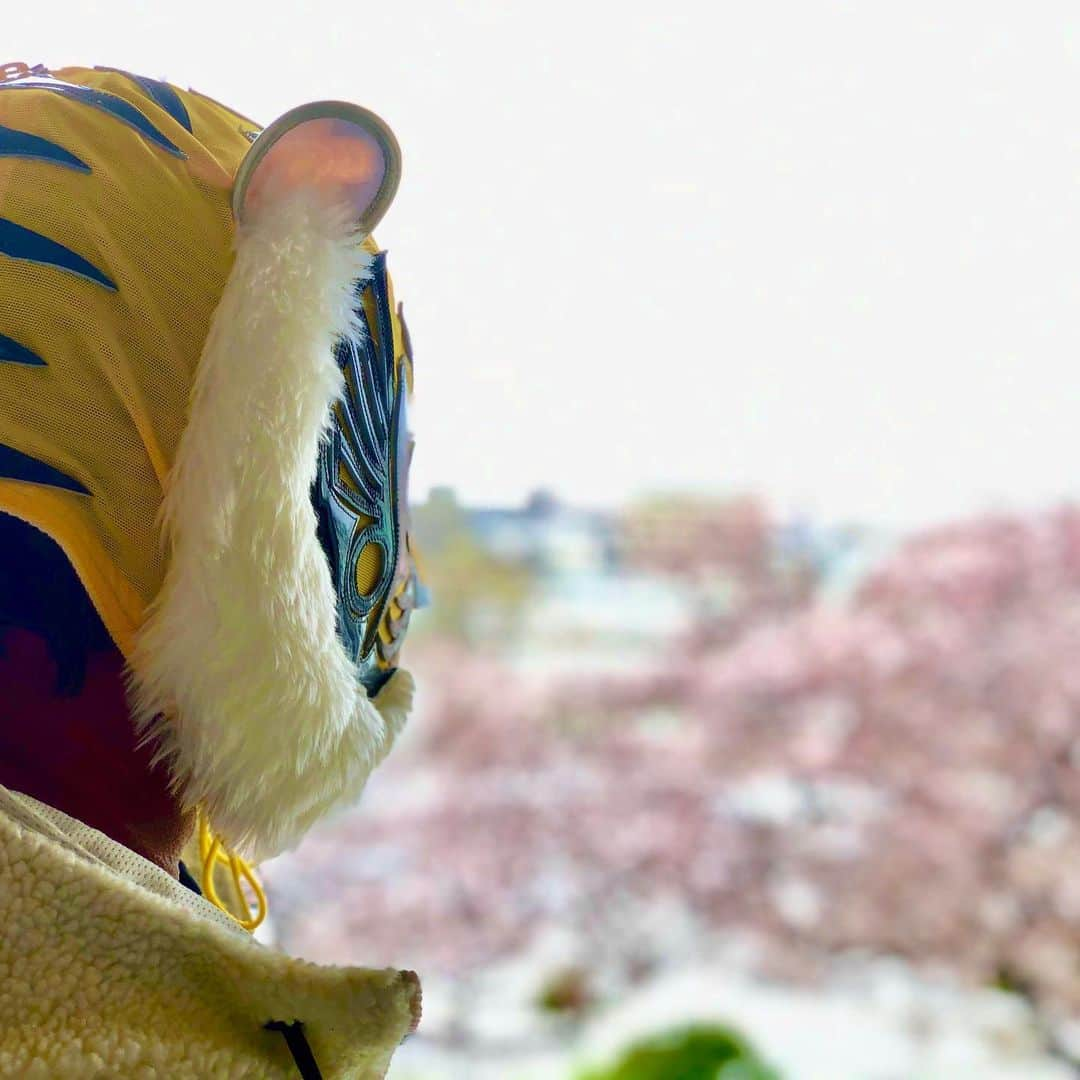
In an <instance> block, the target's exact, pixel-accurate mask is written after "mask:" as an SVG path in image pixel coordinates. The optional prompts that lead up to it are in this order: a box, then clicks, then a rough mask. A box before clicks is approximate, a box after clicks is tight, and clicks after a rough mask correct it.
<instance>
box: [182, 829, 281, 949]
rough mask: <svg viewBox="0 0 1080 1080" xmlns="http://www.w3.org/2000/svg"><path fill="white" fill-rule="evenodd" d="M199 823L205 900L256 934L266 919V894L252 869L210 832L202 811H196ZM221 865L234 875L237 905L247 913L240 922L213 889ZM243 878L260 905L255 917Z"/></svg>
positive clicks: (202, 882)
mask: <svg viewBox="0 0 1080 1080" xmlns="http://www.w3.org/2000/svg"><path fill="white" fill-rule="evenodd" d="M196 820H197V822H198V827H199V857H200V858H201V859H202V881H201V882H200V884H201V886H202V891H203V896H205V897H206V899H207V900H209V901H210V903H211V904H213V905H214V906H215V907H218V908H220V909H221V910H222V911H224V912H225V914H226V915H228V916H229V918H231V919H234V920H235V921H236V922H237V923H239V924H240V925H241V926H242V927H243V928H244V929H245V930H254V929H255V928H256V927H257V926H258V925H259V924H260V923H261V922H262V921H263V919H265V918H266V893H265V892H263V887H262V885H260V884H259V879H258V878H257V877H256V876H255V872H254V871H253V870H252V869H251V867H250V866H249V865H248V864H247V863H246V862H245V861H244V860H243V859H241V858H240V856H239V855H237V854H236V852H234V851H230V850H229V849H228V848H226V847H225V845H224V844H222V842H221V837H219V836H215V835H214V834H213V832H212V830H211V829H210V822H209V821H208V820H207V818H206V814H205V813H204V812H203V810H202V807H200V808H199V809H198V810H197V811H196ZM219 863H225V865H226V866H228V868H229V872H230V874H231V875H232V881H233V888H234V889H235V891H236V903H237V905H238V906H242V907H243V909H244V917H243V918H241V917H240V916H238V915H237V914H236V913H235V912H233V911H230V910H229V906H228V905H227V904H226V903H225V902H224V901H223V900H222V899H221V897H220V896H218V891H217V888H216V886H215V885H214V870H215V869H216V868H217V866H218V864H219ZM241 878H242V879H243V880H244V881H246V882H247V883H248V886H249V887H250V888H251V891H252V892H253V893H254V894H255V899H256V901H257V902H258V905H259V907H258V910H257V911H256V912H255V914H254V915H252V913H251V905H250V904H249V903H248V900H247V897H246V896H245V895H244V889H243V885H242V883H241Z"/></svg>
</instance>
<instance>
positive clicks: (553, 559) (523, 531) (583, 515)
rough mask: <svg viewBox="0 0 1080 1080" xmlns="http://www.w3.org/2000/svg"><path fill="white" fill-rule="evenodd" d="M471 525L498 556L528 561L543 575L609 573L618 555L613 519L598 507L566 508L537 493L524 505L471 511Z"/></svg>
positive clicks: (546, 494) (485, 544)
mask: <svg viewBox="0 0 1080 1080" xmlns="http://www.w3.org/2000/svg"><path fill="white" fill-rule="evenodd" d="M467 513H468V520H469V526H470V528H471V529H472V530H473V532H474V534H475V535H476V537H477V539H478V540H479V541H480V543H481V544H482V545H483V546H484V547H485V548H486V549H487V550H488V551H490V552H491V553H492V554H493V555H495V556H496V557H498V558H501V559H507V560H509V561H512V562H521V563H524V564H525V565H527V566H528V567H529V568H530V569H531V570H532V571H533V572H534V573H536V574H537V575H539V576H540V577H556V576H559V575H562V574H580V573H593V574H602V573H606V572H608V571H610V570H611V569H612V568H613V565H614V559H615V538H614V523H613V520H612V517H611V515H609V514H605V513H603V512H601V511H597V510H576V509H571V508H570V507H568V506H564V505H563V504H562V503H560V502H559V501H558V500H557V499H556V498H555V497H554V496H553V495H551V494H549V493H548V492H536V493H535V494H533V495H532V496H531V497H530V498H529V500H528V501H527V502H526V503H525V505H524V506H523V507H520V508H517V507H515V508H509V509H506V508H501V507H500V508H487V509H473V510H469V511H467Z"/></svg>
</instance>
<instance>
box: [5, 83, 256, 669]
mask: <svg viewBox="0 0 1080 1080" xmlns="http://www.w3.org/2000/svg"><path fill="white" fill-rule="evenodd" d="M54 74H55V76H56V77H57V78H58V79H61V80H64V81H65V82H70V83H81V84H84V85H87V86H92V87H95V88H98V89H102V90H106V91H108V92H109V93H111V94H115V95H117V96H119V97H121V98H124V99H125V100H127V101H129V102H131V104H132V105H134V106H135V108H137V109H138V110H139V111H140V112H141V113H142V114H143V115H144V116H145V117H146V118H147V119H149V120H150V121H151V122H152V123H153V124H154V126H155V127H156V128H157V129H158V130H159V131H161V132H162V134H164V135H165V136H167V138H169V139H170V140H171V141H172V142H173V143H175V144H176V145H177V146H178V147H179V148H180V149H181V150H182V151H183V152H184V154H185V155H186V159H180V158H178V157H175V156H173V155H171V154H169V153H168V152H166V151H164V150H162V149H160V148H159V147H157V146H156V145H154V144H153V143H151V142H149V141H148V140H147V139H146V138H145V137H144V136H143V135H141V134H140V133H139V132H138V131H136V130H134V129H133V128H132V127H130V126H128V125H126V124H124V123H122V122H119V121H118V120H117V119H116V118H115V117H113V116H110V115H107V114H106V113H103V112H100V111H98V110H97V109H93V108H90V107H88V106H87V105H86V104H85V103H82V102H79V101H75V100H70V99H69V98H67V97H65V96H62V95H60V94H57V93H54V92H51V91H46V90H33V89H20V90H11V91H5V90H0V124H3V125H4V126H6V127H8V128H13V129H15V130H17V131H21V132H27V133H30V134H33V135H36V136H41V137H44V138H46V139H48V140H50V141H51V142H53V143H56V144H58V145H59V146H61V147H63V148H64V149H65V150H67V151H68V152H70V153H72V154H74V155H75V156H76V157H78V158H80V159H81V160H82V161H83V162H85V163H86V164H87V165H88V166H89V167H90V169H91V171H90V173H82V172H76V171H73V170H71V169H65V168H59V167H57V166H55V165H53V164H51V163H47V162H40V161H34V160H26V159H23V158H18V157H0V217H3V218H6V219H9V220H11V221H13V222H16V223H17V224H18V225H20V226H22V227H24V228H28V229H31V230H33V231H34V232H37V233H40V234H42V235H44V236H47V237H49V238H50V239H52V240H55V241H57V242H59V243H61V244H63V245H64V246H65V247H67V248H69V249H71V250H72V251H74V252H75V253H76V254H78V255H80V256H82V257H83V258H85V259H87V260H88V261H89V262H90V263H92V264H93V265H94V266H95V267H97V268H98V269H99V270H101V271H102V272H103V273H105V274H107V275H108V276H109V277H110V278H111V279H112V280H113V281H114V282H115V283H116V285H117V291H115V292H111V291H108V290H106V289H105V288H103V287H102V286H101V285H99V284H98V283H96V282H93V281H88V280H85V279H83V278H80V277H77V276H75V275H73V274H70V273H66V272H64V271H61V270H58V269H56V268H55V267H51V266H42V265H35V264H33V263H29V262H26V261H25V260H22V259H12V258H4V257H0V333H3V334H5V335H7V336H8V337H11V338H13V339H14V340H16V341H18V342H19V343H20V344H22V345H24V346H25V347H27V348H29V349H32V350H33V351H34V352H36V353H37V354H38V355H39V356H40V357H41V358H42V359H44V360H45V362H46V364H47V366H46V367H26V366H18V365H15V364H0V443H3V444H5V445H7V446H10V447H13V448H14V449H16V450H18V451H21V452H23V453H27V454H30V455H32V456H33V457H35V458H37V459H39V460H41V461H44V462H46V463H47V464H49V465H52V466H55V467H56V468H58V469H60V470H61V471H62V472H64V473H66V474H67V475H69V476H71V477H73V478H74V479H76V480H77V481H79V482H80V483H81V484H83V485H84V486H85V487H86V488H87V489H88V490H89V491H90V495H88V496H87V495H78V494H74V493H70V492H65V491H60V490H56V489H53V488H50V487H45V486H43V485H38V484H30V483H25V482H20V481H13V480H0V510H5V511H8V512H10V513H13V514H15V515H17V516H18V517H21V518H23V519H24V520H26V521H29V522H31V523H32V524H34V525H37V526H38V527H39V528H42V529H43V530H44V531H45V532H47V533H49V534H50V535H51V536H52V537H53V538H54V539H55V540H56V541H57V542H58V543H59V544H60V545H61V547H62V548H63V549H64V550H65V552H66V553H67V555H68V557H69V559H70V560H71V561H72V563H73V565H74V566H75V568H76V570H77V572H78V573H79V575H80V577H81V579H82V581H83V583H84V585H85V586H86V588H87V591H88V592H89V593H90V595H91V597H92V599H93V600H94V602H95V605H96V606H97V608H98V610H99V612H100V613H101V616H102V619H103V621H104V622H105V624H106V626H107V627H108V629H109V631H110V633H111V634H112V636H113V637H114V638H115V639H116V641H117V643H118V644H119V645H120V647H121V648H122V649H123V650H124V651H125V653H126V652H128V651H129V650H130V645H131V641H132V636H133V633H134V631H135V629H136V627H137V626H138V624H139V622H140V621H141V616H142V612H143V610H144V608H145V607H146V605H147V603H148V602H149V601H151V600H152V599H153V597H154V596H155V595H156V593H157V591H158V588H159V586H160V584H161V581H162V576H163V573H164V565H163V552H162V551H161V548H160V544H159V540H158V530H157V527H156V523H155V519H156V515H157V512H158V508H159V506H160V503H161V495H162V484H163V482H164V478H165V476H166V474H167V472H168V469H169V466H170V463H171V462H172V460H173V455H174V453H175V450H176V445H177V442H178V440H179V437H180V432H181V430H182V427H183V424H184V421H185V413H186V406H187V400H188V393H189V389H190V386H191V382H192V375H193V372H194V369H195V365H196V363H197V362H198V358H199V355H200V353H201V351H202V345H203V341H204V340H205V338H206V334H207V329H208V326H209V322H210V317H211V315H212V314H213V311H214V308H215V306H216V304H217V301H218V298H219V297H220V295H221V291H222V288H223V285H224V281H225V277H226V275H227V274H228V271H229V267H230V264H231V254H230V249H231V244H232V232H233V226H232V217H231V213H230V209H229V189H230V186H231V182H232V176H233V174H234V173H235V170H236V167H237V166H238V164H239V162H240V160H241V159H242V157H243V155H244V153H245V152H246V151H247V149H248V148H249V146H250V141H249V139H248V138H247V137H245V135H244V131H250V130H251V128H250V125H249V124H248V123H247V122H246V121H244V120H242V118H240V117H238V116H236V115H235V114H233V113H230V112H229V111H228V110H226V109H223V108H222V107H221V106H218V105H216V104H214V103H212V102H209V101H208V100H206V99H203V98H201V97H199V96H197V95H192V94H187V93H185V92H183V91H179V93H180V95H181V99H182V100H183V102H184V104H185V106H186V107H187V109H188V113H189V115H190V118H191V122H192V127H193V129H194V134H191V133H189V132H188V131H186V130H185V129H184V127H183V126H182V125H181V124H179V123H178V122H177V121H175V120H174V119H173V118H172V117H171V116H170V115H169V114H168V113H167V112H166V111H165V110H164V109H162V108H160V107H158V106H157V105H156V104H155V103H154V102H153V100H152V99H151V98H149V97H148V96H147V95H146V94H145V93H144V92H143V91H142V90H141V89H140V88H139V87H138V84H136V83H135V82H134V81H133V80H132V79H131V78H129V77H128V76H125V75H122V74H119V73H116V72H105V71H91V70H85V69H81V68H79V69H74V68H69V69H65V70H62V71H57V72H55V73H54Z"/></svg>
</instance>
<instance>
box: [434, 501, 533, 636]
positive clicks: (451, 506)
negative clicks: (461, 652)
mask: <svg viewBox="0 0 1080 1080" xmlns="http://www.w3.org/2000/svg"><path fill="white" fill-rule="evenodd" d="M413 528H414V530H415V534H416V536H417V539H418V543H419V549H420V550H419V562H420V569H421V576H422V577H423V579H424V582H425V584H426V585H427V586H428V588H429V589H430V590H431V594H432V597H433V604H432V607H431V609H430V610H429V611H425V612H423V619H422V620H418V623H417V626H416V628H415V629H418V630H420V632H421V633H423V632H424V628H425V627H426V629H427V631H428V632H430V633H432V634H434V635H435V636H438V637H445V638H451V639H454V640H457V641H467V642H472V643H476V642H477V641H478V640H487V639H490V638H494V639H497V640H506V639H507V638H509V637H512V636H513V633H514V631H515V629H516V627H517V623H518V620H519V619H520V617H521V615H522V613H523V611H524V609H525V606H526V604H527V602H528V599H529V595H530V593H531V591H532V586H533V580H532V575H531V574H530V573H529V571H528V569H527V568H526V567H524V566H520V565H517V564H515V563H512V562H509V561H506V560H502V559H498V558H496V557H495V556H493V555H491V554H490V553H489V552H487V551H485V550H484V548H483V547H482V546H481V544H480V543H479V541H478V540H477V539H476V537H475V536H474V534H473V532H472V530H471V529H470V527H469V522H468V516H467V514H466V512H465V510H464V509H463V508H462V507H461V505H460V504H459V503H458V502H457V500H456V499H455V498H454V496H453V493H452V492H449V491H446V490H438V491H435V492H432V494H431V497H430V498H429V499H428V501H427V502H426V503H423V504H421V505H420V506H417V507H415V508H414V509H413Z"/></svg>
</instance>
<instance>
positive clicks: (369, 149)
mask: <svg viewBox="0 0 1080 1080" xmlns="http://www.w3.org/2000/svg"><path fill="white" fill-rule="evenodd" d="M400 178H401V150H400V148H399V147H398V143H397V139H395V138H394V133H393V132H392V131H391V130H390V128H389V127H387V125H386V124H385V123H384V122H383V121H382V120H381V119H380V118H379V117H378V116H376V115H375V114H374V113H373V112H370V111H369V110H368V109H364V108H361V107H360V106H359V105H350V104H348V103H346V102H343V101H314V102H312V103H311V104H309V105H301V106H300V107H299V108H296V109H291V110H290V111H289V112H287V113H285V115H284V116H281V117H279V118H278V119H277V120H275V121H274V122H273V123H272V124H271V125H270V126H269V127H268V128H265V129H264V130H263V132H262V133H261V134H260V135H259V137H258V138H257V139H256V140H255V142H254V143H253V144H252V147H251V149H250V150H249V151H248V153H247V156H246V157H245V158H244V160H243V161H242V162H241V164H240V168H239V169H238V170H237V173H236V181H235V183H234V185H233V195H232V207H233V214H234V216H235V217H236V220H237V221H246V220H248V219H249V218H251V217H252V216H253V215H255V214H257V213H258V210H259V207H260V206H262V205H265V204H267V203H269V202H271V201H277V200H278V199H280V198H282V197H285V196H288V195H290V194H292V193H293V192H296V191H300V190H305V191H312V192H317V193H318V194H320V195H321V196H322V198H323V201H324V202H326V203H327V204H328V205H339V204H340V205H346V206H349V207H350V208H351V211H352V219H353V220H354V221H355V222H356V224H357V225H358V226H359V228H360V231H361V232H363V233H370V232H371V231H372V229H374V228H375V226H376V225H377V224H378V223H379V221H380V219H381V218H382V216H383V214H385V213H386V211H387V209H388V208H389V206H390V203H391V202H392V201H393V198H394V195H395V193H396V192H397V187H398V181H399V180H400Z"/></svg>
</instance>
